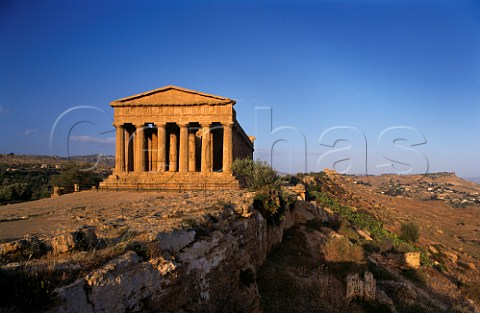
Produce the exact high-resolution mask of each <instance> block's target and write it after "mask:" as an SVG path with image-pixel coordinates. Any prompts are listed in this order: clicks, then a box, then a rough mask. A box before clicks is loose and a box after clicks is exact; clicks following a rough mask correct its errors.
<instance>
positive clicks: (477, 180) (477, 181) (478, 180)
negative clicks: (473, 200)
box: [465, 177, 480, 184]
mask: <svg viewBox="0 0 480 313" xmlns="http://www.w3.org/2000/svg"><path fill="white" fill-rule="evenodd" d="M465 180H469V181H471V182H474V183H477V184H480V177H467V178H465Z"/></svg>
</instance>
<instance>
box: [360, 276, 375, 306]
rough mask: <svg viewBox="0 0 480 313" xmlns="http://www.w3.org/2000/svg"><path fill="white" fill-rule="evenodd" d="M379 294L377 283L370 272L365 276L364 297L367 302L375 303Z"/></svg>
mask: <svg viewBox="0 0 480 313" xmlns="http://www.w3.org/2000/svg"><path fill="white" fill-rule="evenodd" d="M376 293H377V282H376V280H375V278H374V277H373V274H372V273H370V272H365V274H364V295H363V298H364V300H365V301H372V302H374V301H375V294H376Z"/></svg>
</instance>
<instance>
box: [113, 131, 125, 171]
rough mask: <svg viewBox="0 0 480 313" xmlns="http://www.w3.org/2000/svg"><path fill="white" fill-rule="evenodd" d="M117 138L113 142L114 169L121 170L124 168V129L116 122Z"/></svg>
mask: <svg viewBox="0 0 480 313" xmlns="http://www.w3.org/2000/svg"><path fill="white" fill-rule="evenodd" d="M115 128H116V130H117V140H116V142H115V171H116V172H117V173H120V172H123V171H124V168H125V131H124V129H123V125H122V124H116V125H115Z"/></svg>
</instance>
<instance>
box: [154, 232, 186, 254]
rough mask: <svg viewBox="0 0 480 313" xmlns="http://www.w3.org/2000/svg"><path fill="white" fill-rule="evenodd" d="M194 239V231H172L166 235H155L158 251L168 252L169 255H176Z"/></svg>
mask: <svg viewBox="0 0 480 313" xmlns="http://www.w3.org/2000/svg"><path fill="white" fill-rule="evenodd" d="M194 239H195V231H194V230H174V231H172V232H168V233H160V234H158V235H157V241H158V242H159V245H160V249H162V250H164V251H169V252H170V253H173V254H175V253H178V252H179V251H180V250H182V249H183V248H185V247H186V246H188V245H189V244H190V243H191V242H192V241H193V240H194Z"/></svg>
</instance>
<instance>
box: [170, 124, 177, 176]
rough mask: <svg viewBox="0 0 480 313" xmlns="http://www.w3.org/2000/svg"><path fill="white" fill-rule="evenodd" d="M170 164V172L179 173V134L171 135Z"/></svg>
mask: <svg viewBox="0 0 480 313" xmlns="http://www.w3.org/2000/svg"><path fill="white" fill-rule="evenodd" d="M169 156H170V162H169V165H168V171H170V172H176V171H177V134H175V133H171V134H170V155H169Z"/></svg>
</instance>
